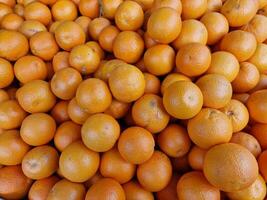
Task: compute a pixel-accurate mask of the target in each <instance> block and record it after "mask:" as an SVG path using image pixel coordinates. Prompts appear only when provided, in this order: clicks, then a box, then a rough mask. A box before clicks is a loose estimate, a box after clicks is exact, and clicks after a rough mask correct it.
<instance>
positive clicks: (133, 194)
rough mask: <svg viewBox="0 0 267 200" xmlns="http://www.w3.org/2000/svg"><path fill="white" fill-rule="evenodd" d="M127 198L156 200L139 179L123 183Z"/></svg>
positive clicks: (132, 199)
mask: <svg viewBox="0 0 267 200" xmlns="http://www.w3.org/2000/svg"><path fill="white" fill-rule="evenodd" d="M122 187H123V190H124V193H125V196H126V199H127V200H137V199H145V200H154V196H153V194H152V193H151V192H148V191H146V190H145V189H143V188H142V186H141V185H140V184H139V183H138V182H137V181H129V182H128V183H125V184H123V185H122Z"/></svg>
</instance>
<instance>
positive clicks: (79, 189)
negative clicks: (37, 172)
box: [47, 179, 86, 200]
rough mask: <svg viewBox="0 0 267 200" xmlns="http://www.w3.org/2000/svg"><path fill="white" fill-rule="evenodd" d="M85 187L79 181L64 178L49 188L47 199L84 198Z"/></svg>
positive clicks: (69, 199)
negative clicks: (74, 181)
mask: <svg viewBox="0 0 267 200" xmlns="http://www.w3.org/2000/svg"><path fill="white" fill-rule="evenodd" d="M85 193H86V191H85V187H84V185H83V184H80V183H73V182H70V181H68V180H66V179H62V180H60V181H58V182H57V183H56V184H55V185H54V186H53V187H52V189H51V190H50V192H49V193H48V196H47V200H57V199H65V200H72V199H77V200H78V199H84V198H85Z"/></svg>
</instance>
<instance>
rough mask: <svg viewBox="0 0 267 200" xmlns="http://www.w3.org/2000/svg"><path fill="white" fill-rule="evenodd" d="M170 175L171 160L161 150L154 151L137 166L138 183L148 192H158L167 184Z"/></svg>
mask: <svg viewBox="0 0 267 200" xmlns="http://www.w3.org/2000/svg"><path fill="white" fill-rule="evenodd" d="M171 177H172V166H171V161H170V159H169V158H168V156H166V155H165V154H164V153H162V152H161V151H155V152H154V153H153V155H152V156H151V158H150V159H149V160H147V161H146V162H144V163H142V164H140V165H138V167H137V179H138V181H139V183H140V184H141V185H142V187H143V188H144V189H145V190H147V191H150V192H158V191H160V190H162V189H164V188H165V187H166V186H167V185H168V184H169V182H170V180H171Z"/></svg>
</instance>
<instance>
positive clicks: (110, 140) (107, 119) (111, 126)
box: [81, 113, 120, 152]
mask: <svg viewBox="0 0 267 200" xmlns="http://www.w3.org/2000/svg"><path fill="white" fill-rule="evenodd" d="M81 134H82V140H83V143H84V144H85V146H86V147H88V148H89V149H91V150H93V151H96V152H105V151H108V150H110V149H111V148H112V147H113V146H114V145H115V143H116V141H117V140H118V138H119V136H120V125H119V123H118V122H117V121H116V120H115V119H114V118H113V117H111V116H110V115H107V114H102V113H99V114H95V115H91V116H90V117H89V118H88V119H87V120H86V121H85V122H84V124H83V126H82V129H81Z"/></svg>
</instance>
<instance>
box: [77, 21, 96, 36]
mask: <svg viewBox="0 0 267 200" xmlns="http://www.w3.org/2000/svg"><path fill="white" fill-rule="evenodd" d="M91 21H92V20H91V19H90V18H89V17H86V16H80V17H78V18H76V20H75V22H76V23H77V24H79V25H80V26H81V27H82V29H83V31H84V33H85V34H86V36H87V37H88V36H89V35H88V29H89V24H90V23H91Z"/></svg>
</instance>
